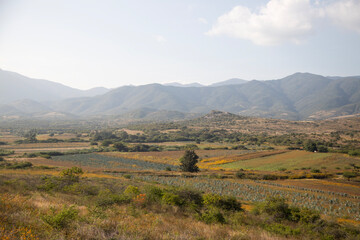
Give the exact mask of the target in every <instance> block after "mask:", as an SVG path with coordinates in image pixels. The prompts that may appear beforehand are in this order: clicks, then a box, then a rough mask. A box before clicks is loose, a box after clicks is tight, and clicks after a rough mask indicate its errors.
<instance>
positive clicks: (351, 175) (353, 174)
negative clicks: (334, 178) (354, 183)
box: [343, 172, 357, 181]
mask: <svg viewBox="0 0 360 240" xmlns="http://www.w3.org/2000/svg"><path fill="white" fill-rule="evenodd" d="M343 176H344V178H347V179H348V181H350V179H351V178H355V177H356V176H357V174H356V173H354V172H344V173H343Z"/></svg>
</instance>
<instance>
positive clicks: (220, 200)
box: [203, 194, 241, 211]
mask: <svg viewBox="0 0 360 240" xmlns="http://www.w3.org/2000/svg"><path fill="white" fill-rule="evenodd" d="M203 204H204V205H205V206H206V207H208V208H212V207H216V208H219V209H223V210H226V211H240V210H241V203H240V202H238V201H237V200H236V198H235V197H222V196H220V195H217V194H204V195H203Z"/></svg>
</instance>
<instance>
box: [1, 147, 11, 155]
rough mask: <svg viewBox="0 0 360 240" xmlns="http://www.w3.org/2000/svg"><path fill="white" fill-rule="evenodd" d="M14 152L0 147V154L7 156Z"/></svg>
mask: <svg viewBox="0 0 360 240" xmlns="http://www.w3.org/2000/svg"><path fill="white" fill-rule="evenodd" d="M11 154H14V151H13V150H6V149H0V156H8V155H11Z"/></svg>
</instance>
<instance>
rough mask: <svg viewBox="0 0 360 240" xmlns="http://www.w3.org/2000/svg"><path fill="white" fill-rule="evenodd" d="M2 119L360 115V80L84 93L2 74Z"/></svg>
mask: <svg viewBox="0 0 360 240" xmlns="http://www.w3.org/2000/svg"><path fill="white" fill-rule="evenodd" d="M0 101H1V104H0V116H2V117H3V118H14V117H47V118H48V117H56V118H59V117H60V118H74V117H80V118H84V117H86V118H89V117H92V116H104V115H106V116H119V117H122V118H124V117H125V118H129V119H131V118H136V119H147V118H150V119H156V120H164V119H183V118H186V117H188V116H196V115H197V114H200V113H207V112H209V111H211V110H214V109H216V110H221V111H227V112H231V113H235V114H240V115H244V116H256V117H267V118H280V119H290V120H305V119H306V120H309V119H310V120H311V119H326V118H332V117H338V116H347V115H356V114H359V113H360V76H353V77H324V76H320V75H315V74H311V73H295V74H293V75H290V76H287V77H285V78H282V79H277V80H267V81H257V80H253V81H245V80H241V79H229V80H226V81H223V82H219V83H216V84H212V85H210V86H203V85H199V84H192V86H183V85H182V86H179V85H177V84H174V83H172V84H170V85H161V84H148V85H142V86H123V87H119V88H116V89H106V88H96V89H90V90H87V91H83V90H78V89H74V88H70V87H67V86H64V85H62V84H58V83H54V82H50V81H46V80H38V79H31V78H27V77H25V76H22V75H20V74H17V73H12V72H7V71H3V70H0Z"/></svg>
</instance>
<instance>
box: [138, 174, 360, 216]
mask: <svg viewBox="0 0 360 240" xmlns="http://www.w3.org/2000/svg"><path fill="white" fill-rule="evenodd" d="M136 178H139V179H141V180H143V181H147V182H158V183H160V184H165V185H170V186H177V187H189V188H193V189H196V190H199V191H203V192H209V193H216V194H220V195H229V196H236V197H237V198H238V199H240V200H243V201H249V202H262V201H264V200H265V199H266V197H282V198H286V199H288V201H289V202H290V203H291V204H293V205H295V206H299V207H306V208H309V209H314V210H317V211H319V212H320V213H322V214H325V215H330V216H334V217H340V218H348V219H352V220H357V221H360V201H359V199H358V198H356V197H357V196H354V195H351V194H346V195H345V194H344V195H341V194H340V196H339V197H335V196H334V195H337V194H338V193H336V194H332V193H331V192H317V191H311V190H308V189H304V190H302V189H296V190H298V191H294V189H289V190H288V188H287V187H284V186H271V185H269V184H267V183H265V184H264V182H260V181H252V182H251V183H249V182H247V183H241V182H232V181H229V180H226V179H209V178H203V177H192V178H186V177H182V176H179V177H164V176H153V175H147V176H136ZM280 187H282V188H280Z"/></svg>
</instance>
